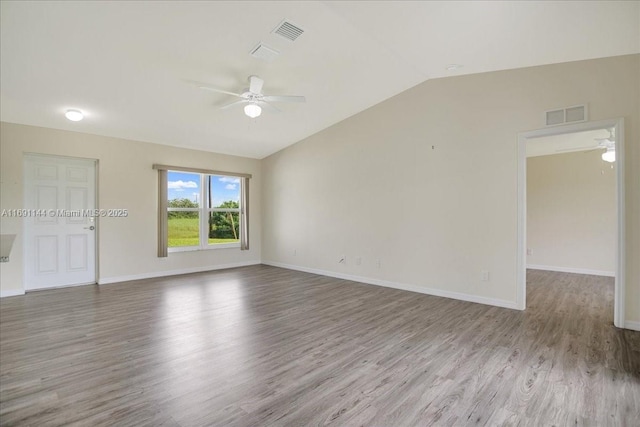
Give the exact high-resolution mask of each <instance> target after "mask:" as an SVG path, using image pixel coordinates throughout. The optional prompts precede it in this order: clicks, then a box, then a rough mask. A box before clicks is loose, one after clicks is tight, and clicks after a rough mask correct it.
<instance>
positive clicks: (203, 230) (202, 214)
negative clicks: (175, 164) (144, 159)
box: [165, 169, 243, 253]
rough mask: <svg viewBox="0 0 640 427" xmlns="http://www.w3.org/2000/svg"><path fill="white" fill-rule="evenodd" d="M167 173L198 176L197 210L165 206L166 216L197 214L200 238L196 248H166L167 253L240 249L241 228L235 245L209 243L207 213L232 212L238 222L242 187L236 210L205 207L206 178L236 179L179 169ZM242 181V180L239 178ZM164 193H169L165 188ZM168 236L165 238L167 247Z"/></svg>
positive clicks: (206, 202)
mask: <svg viewBox="0 0 640 427" xmlns="http://www.w3.org/2000/svg"><path fill="white" fill-rule="evenodd" d="M167 172H168V173H171V172H178V173H190V174H194V175H198V176H199V177H200V195H199V200H200V201H199V205H200V207H197V208H172V207H168V206H167V214H168V213H169V212H198V214H199V215H198V218H199V220H200V221H199V223H200V229H199V236H200V245H198V246H178V247H175V246H174V247H168V248H167V251H168V252H169V253H172V252H192V251H202V250H212V249H229V248H238V249H239V248H240V242H241V241H242V237H241V236H240V233H242V227H238V241H237V242H235V243H212V244H210V243H209V213H211V212H233V213H237V214H238V221H240V216H241V215H242V213H241V212H242V205H241V204H242V200H243V199H242V196H243V195H242V191H243V189H242V186H240V197H239V200H238V208H215V207H209V206H207V205H208V203H209V199H208V197H207V196H208V192H209V180H208V179H207V178H208V177H210V176H212V177H229V178H238V177H237V176H233V175H222V174H220V175H216V174H208V173H200V172H192V171H184V170H180V169H169V170H168V171H167ZM240 179H242V178H240ZM165 191H169V188H168V187H167V188H166V189H165ZM168 244H169V242H168V236H167V245H168Z"/></svg>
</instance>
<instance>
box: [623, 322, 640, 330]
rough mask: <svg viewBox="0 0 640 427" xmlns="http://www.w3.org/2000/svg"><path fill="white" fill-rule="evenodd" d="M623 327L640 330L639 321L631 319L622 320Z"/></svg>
mask: <svg viewBox="0 0 640 427" xmlns="http://www.w3.org/2000/svg"><path fill="white" fill-rule="evenodd" d="M624 328H625V329H631V330H632V331H640V322H632V321H631V320H627V321H626V322H624Z"/></svg>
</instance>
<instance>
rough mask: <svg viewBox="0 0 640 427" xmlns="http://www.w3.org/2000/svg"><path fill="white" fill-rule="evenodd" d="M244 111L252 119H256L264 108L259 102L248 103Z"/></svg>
mask: <svg viewBox="0 0 640 427" xmlns="http://www.w3.org/2000/svg"><path fill="white" fill-rule="evenodd" d="M244 113H245V114H246V115H247V116H249V117H251V118H252V119H255V118H256V117H258V116H259V115H260V114H262V108H260V106H259V105H257V104H247V105H245V106H244Z"/></svg>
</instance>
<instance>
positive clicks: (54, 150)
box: [0, 123, 261, 295]
mask: <svg viewBox="0 0 640 427" xmlns="http://www.w3.org/2000/svg"><path fill="white" fill-rule="evenodd" d="M23 153H42V154H54V155H61V156H72V157H84V158H90V159H97V160H98V162H99V164H98V168H99V177H98V204H99V208H104V209H110V208H124V209H128V211H129V216H128V217H127V218H101V219H100V224H99V234H98V252H99V260H98V263H99V280H100V283H103V282H105V283H106V282H113V281H120V280H126V279H130V278H136V277H143V276H149V275H162V274H171V273H177V272H181V271H197V270H207V269H214V268H219V267H223V266H228V265H240V264H252V263H254V264H255V263H259V262H260V237H261V230H260V227H261V206H260V199H261V197H260V187H261V182H260V168H261V166H260V161H259V160H254V159H247V158H242V157H234V156H226V155H220V154H213V153H208V152H202V151H195V150H187V149H181V148H174V147H167V146H163V145H158V144H149V143H144V142H136V141H128V140H123V139H116V138H108V137H101V136H95V135H88V134H83V133H77V132H68V131H60V130H53V129H46V128H39V127H32V126H23V125H16V124H10V123H1V124H0V154H1V166H2V169H1V175H0V181H1V188H0V190H1V193H0V209H19V208H21V207H23V182H22V175H23V173H22V164H23ZM154 163H159V164H168V165H175V166H190V167H196V168H204V169H214V170H224V171H229V172H242V173H250V174H253V178H252V179H251V184H250V186H251V188H250V192H249V195H250V197H251V200H250V206H251V215H250V221H251V223H250V230H251V235H250V238H251V242H250V247H251V249H250V250H248V251H240V249H237V248H229V249H214V250H206V251H197V252H181V253H170V254H169V257H168V258H158V257H157V171H155V170H153V169H152V165H153V164H154ZM0 230H1V232H2V234H17V235H18V237H17V238H16V242H15V244H14V247H13V250H12V252H11V258H10V261H9V262H8V263H1V264H0V274H1V276H0V279H1V281H0V286H1V287H0V291H1V292H2V295H12V294H17V293H22V292H23V290H24V285H23V244H22V237H23V234H22V221H21V220H20V219H19V218H8V217H4V218H1V220H0Z"/></svg>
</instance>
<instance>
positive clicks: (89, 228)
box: [84, 225, 96, 230]
mask: <svg viewBox="0 0 640 427" xmlns="http://www.w3.org/2000/svg"><path fill="white" fill-rule="evenodd" d="M84 229H85V230H95V229H96V228H95V227H94V226H93V225H92V226H91V227H84Z"/></svg>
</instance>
